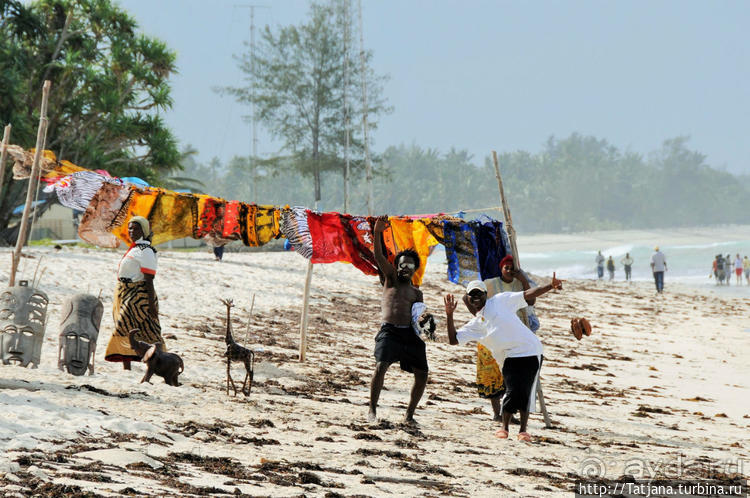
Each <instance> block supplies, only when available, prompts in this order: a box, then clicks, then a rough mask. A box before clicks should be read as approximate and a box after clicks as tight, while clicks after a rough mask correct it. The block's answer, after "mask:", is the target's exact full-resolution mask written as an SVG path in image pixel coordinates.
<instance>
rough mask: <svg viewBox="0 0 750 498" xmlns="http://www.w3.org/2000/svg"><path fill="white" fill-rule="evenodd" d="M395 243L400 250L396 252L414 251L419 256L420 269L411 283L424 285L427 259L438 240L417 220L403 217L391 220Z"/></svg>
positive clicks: (391, 218)
mask: <svg viewBox="0 0 750 498" xmlns="http://www.w3.org/2000/svg"><path fill="white" fill-rule="evenodd" d="M389 221H390V225H391V231H392V233H393V241H394V242H395V246H396V248H397V249H398V250H397V251H396V252H397V253H398V252H400V251H403V250H405V249H414V250H415V251H416V252H417V254H418V255H419V268H417V271H416V272H415V273H414V276H413V277H412V279H411V281H412V284H414V285H415V286H420V285H422V278H423V277H424V272H425V268H426V267H427V258H428V256H429V255H430V251H431V250H432V248H433V247H434V246H436V245H437V243H438V242H437V240H436V239H435V237H433V236H432V235H431V234H430V233H429V232H428V231H427V228H426V227H425V225H424V223H422V222H421V221H417V220H412V219H409V218H402V217H395V216H393V217H390V218H389Z"/></svg>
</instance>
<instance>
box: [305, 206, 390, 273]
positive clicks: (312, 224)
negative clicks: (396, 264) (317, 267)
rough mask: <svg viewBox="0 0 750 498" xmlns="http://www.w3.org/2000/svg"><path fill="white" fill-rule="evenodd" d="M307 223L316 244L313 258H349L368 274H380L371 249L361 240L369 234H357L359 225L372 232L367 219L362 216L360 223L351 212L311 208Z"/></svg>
mask: <svg viewBox="0 0 750 498" xmlns="http://www.w3.org/2000/svg"><path fill="white" fill-rule="evenodd" d="M363 223H364V224H363ZM307 225H308V228H309V230H310V236H311V238H312V246H313V252H312V257H311V258H310V261H312V262H313V263H334V262H337V261H340V262H346V263H351V264H352V265H354V266H355V267H356V268H357V269H359V270H360V271H361V272H363V273H365V274H366V275H377V274H378V271H377V267H376V266H375V264H374V263H375V261H374V256H373V255H372V251H371V250H370V249H368V248H367V247H366V246H364V245H363V244H362V242H364V241H365V240H366V238H365V236H364V234H358V231H359V230H360V229H361V230H364V231H365V233H367V232H369V227H370V225H369V223H367V220H365V219H364V218H359V219H358V223H353V220H352V216H351V215H348V214H341V213H336V212H330V213H318V212H314V211H308V212H307Z"/></svg>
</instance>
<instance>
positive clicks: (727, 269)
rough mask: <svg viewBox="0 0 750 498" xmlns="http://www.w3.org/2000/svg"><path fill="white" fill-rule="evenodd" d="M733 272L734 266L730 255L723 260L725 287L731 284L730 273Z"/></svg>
mask: <svg viewBox="0 0 750 498" xmlns="http://www.w3.org/2000/svg"><path fill="white" fill-rule="evenodd" d="M733 270H734V265H733V264H732V255H731V254H727V256H726V257H725V258H724V278H725V279H726V281H727V285H730V284H731V283H732V271H733Z"/></svg>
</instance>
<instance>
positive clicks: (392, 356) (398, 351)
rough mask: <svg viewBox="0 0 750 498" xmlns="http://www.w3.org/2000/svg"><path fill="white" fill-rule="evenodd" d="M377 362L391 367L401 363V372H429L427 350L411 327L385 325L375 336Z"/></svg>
mask: <svg viewBox="0 0 750 498" xmlns="http://www.w3.org/2000/svg"><path fill="white" fill-rule="evenodd" d="M375 360H376V361H378V362H385V363H388V364H389V365H390V364H391V363H394V362H397V361H398V362H400V364H401V370H404V371H406V372H413V371H414V369H417V370H424V371H425V372H426V371H427V370H428V368H427V349H426V348H425V344H424V341H423V340H422V339H420V338H419V337H418V336H417V334H416V332H414V329H413V328H412V327H411V325H406V326H398V327H397V326H396V325H393V324H390V323H384V324H383V325H381V326H380V331H379V332H378V334H377V335H376V336H375Z"/></svg>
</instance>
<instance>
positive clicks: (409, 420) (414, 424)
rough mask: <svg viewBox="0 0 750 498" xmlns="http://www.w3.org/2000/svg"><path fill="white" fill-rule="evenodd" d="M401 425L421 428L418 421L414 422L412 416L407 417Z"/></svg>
mask: <svg viewBox="0 0 750 498" xmlns="http://www.w3.org/2000/svg"><path fill="white" fill-rule="evenodd" d="M401 423H402V424H404V425H408V426H409V427H419V424H418V423H417V421H416V420H414V417H413V416H412V415H406V416H405V417H404V419H403V420H402V421H401Z"/></svg>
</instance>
